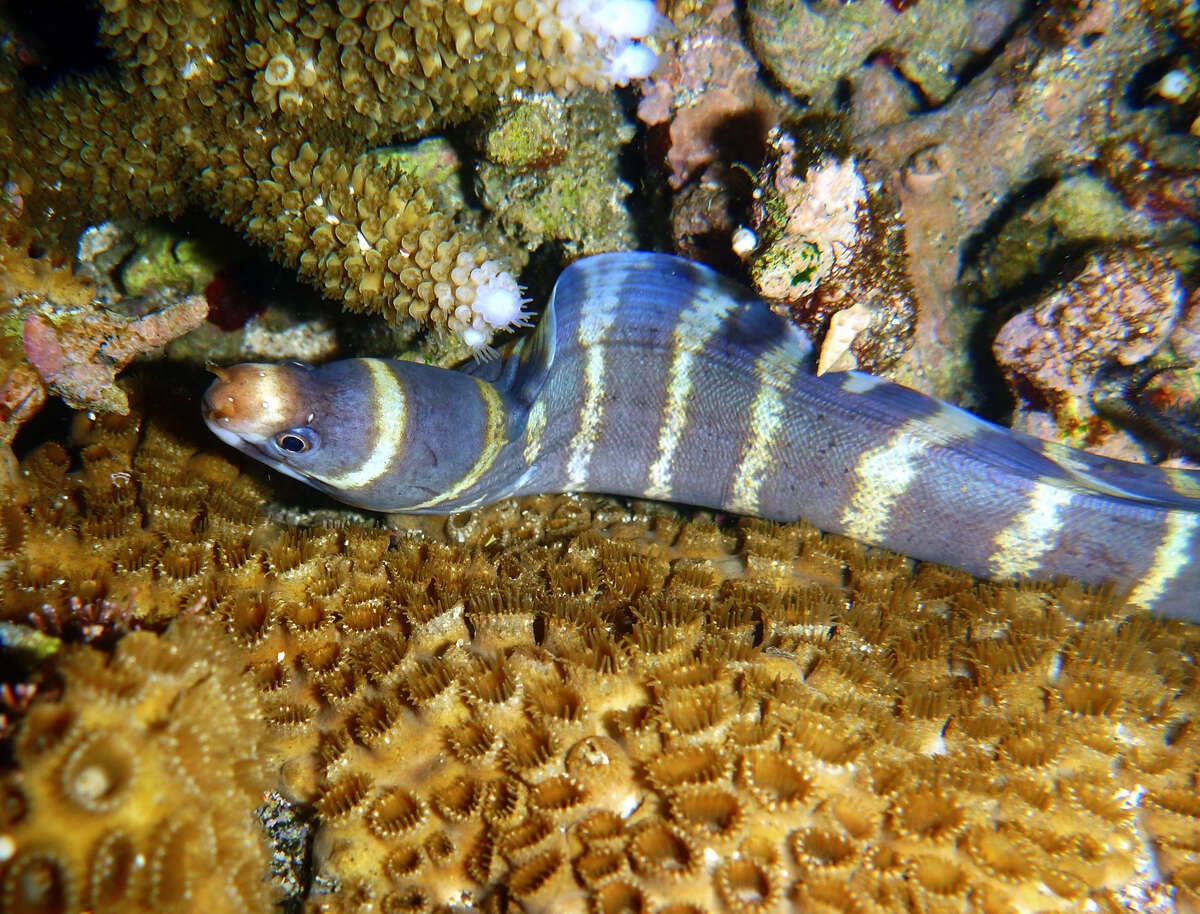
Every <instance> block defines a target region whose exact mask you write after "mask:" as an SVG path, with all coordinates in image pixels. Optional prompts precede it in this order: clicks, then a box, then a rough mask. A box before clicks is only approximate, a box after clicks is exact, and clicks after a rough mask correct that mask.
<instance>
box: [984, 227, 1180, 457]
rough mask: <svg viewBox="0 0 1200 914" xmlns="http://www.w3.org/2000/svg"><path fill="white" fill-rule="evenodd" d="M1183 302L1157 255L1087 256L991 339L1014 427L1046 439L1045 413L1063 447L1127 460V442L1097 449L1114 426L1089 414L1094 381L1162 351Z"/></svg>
mask: <svg viewBox="0 0 1200 914" xmlns="http://www.w3.org/2000/svg"><path fill="white" fill-rule="evenodd" d="M1184 298H1185V292H1184V286H1183V282H1182V279H1181V277H1180V275H1179V272H1178V270H1176V269H1175V268H1174V267H1173V266H1172V264H1171V262H1170V260H1169V259H1168V257H1167V256H1166V255H1165V254H1164V253H1163V252H1162V251H1161V250H1158V249H1155V248H1145V247H1126V246H1121V247H1109V248H1103V249H1100V250H1097V251H1095V252H1093V253H1091V254H1089V255H1088V256H1087V257H1086V259H1085V262H1084V263H1083V265H1082V268H1081V269H1079V270H1078V272H1077V274H1076V275H1075V276H1074V277H1073V278H1071V279H1070V280H1068V281H1066V282H1064V283H1062V284H1061V285H1057V286H1055V287H1054V288H1052V289H1051V290H1050V291H1048V292H1047V293H1046V294H1044V295H1043V296H1041V297H1039V298H1038V300H1037V301H1036V302H1035V303H1034V304H1033V306H1032V307H1029V308H1025V309H1023V310H1022V311H1020V313H1018V314H1017V315H1016V316H1015V317H1013V318H1012V319H1010V320H1009V321H1008V322H1007V323H1006V324H1005V325H1004V326H1003V327H1002V328H1001V330H1000V332H999V333H998V334H997V336H996V340H995V343H994V344H993V346H994V351H995V355H996V361H997V362H998V363H999V364H1000V367H1001V370H1002V371H1004V373H1005V377H1006V380H1007V381H1008V384H1009V386H1010V387H1011V388H1012V389H1013V390H1015V391H1016V392H1017V393H1018V395H1019V396H1020V397H1021V400H1020V403H1019V410H1018V413H1017V416H1016V418H1015V420H1014V422H1013V425H1014V427H1017V428H1022V429H1024V430H1025V431H1031V432H1034V433H1042V434H1045V433H1046V431H1047V429H1046V428H1045V423H1044V421H1043V420H1044V417H1045V415H1046V414H1048V415H1049V417H1050V419H1051V420H1052V422H1053V424H1054V426H1055V427H1056V429H1057V431H1058V435H1057V436H1056V437H1060V438H1061V440H1063V441H1064V442H1065V443H1067V444H1070V445H1072V446H1073V447H1083V446H1090V447H1092V448H1093V449H1096V450H1100V451H1102V452H1107V453H1111V454H1112V455H1113V456H1129V455H1128V452H1127V450H1126V449H1127V448H1128V442H1120V441H1118V442H1116V446H1117V447H1118V448H1121V445H1122V444H1124V446H1125V449H1121V450H1118V451H1114V450H1113V449H1111V448H1103V447H1101V446H1102V445H1105V444H1106V443H1107V439H1108V438H1109V437H1110V436H1111V434H1112V432H1113V428H1112V426H1111V425H1109V424H1107V423H1105V422H1104V421H1103V420H1102V419H1101V418H1100V417H1098V416H1096V415H1095V413H1094V412H1093V410H1092V407H1091V404H1090V392H1091V389H1092V384H1093V379H1094V378H1095V376H1096V374H1097V373H1098V372H1099V371H1100V370H1101V368H1103V367H1104V366H1105V365H1106V364H1107V363H1108V362H1110V361H1116V362H1117V363H1119V364H1123V365H1133V364H1136V363H1139V362H1142V361H1143V360H1145V359H1147V358H1149V357H1150V356H1151V355H1152V354H1153V353H1154V352H1156V351H1157V350H1159V349H1160V348H1161V347H1162V346H1163V344H1164V343H1166V341H1167V340H1168V339H1169V338H1170V336H1171V334H1172V331H1173V330H1174V329H1175V326H1176V322H1177V321H1178V319H1179V317H1180V315H1181V313H1182V311H1183V305H1184ZM1039 414H1042V415H1041V416H1039ZM1046 436H1047V437H1055V436H1053V435H1046ZM1135 459H1136V458H1135Z"/></svg>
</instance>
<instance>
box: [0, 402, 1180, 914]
mask: <svg viewBox="0 0 1200 914" xmlns="http://www.w3.org/2000/svg"><path fill="white" fill-rule="evenodd" d="M82 441H83V444H82V448H81V450H80V452H79V469H77V470H70V471H69V466H70V464H69V462H68V460H67V455H66V453H65V452H63V451H62V449H61V448H55V447H53V446H46V447H44V448H43V449H41V450H40V451H37V452H35V453H34V454H32V455H31V456H30V457H29V458H28V459H27V460H26V463H25V469H26V472H27V473H28V475H29V478H30V480H31V485H33V486H34V487H35V488H36V489H37V491H38V493H39V495H38V497H36V498H35V499H33V500H32V501H31V503H30V505H29V506H28V507H27V508H24V509H21V510H20V511H18V512H16V513H15V514H14V512H11V511H10V512H8V513H6V514H4V515H2V516H3V518H4V522H5V534H4V537H3V539H2V541H3V543H4V544H5V545H4V549H5V553H6V556H5V557H6V558H7V559H8V562H9V564H8V565H7V566H6V570H5V571H4V572H3V577H2V578H0V600H3V603H4V605H5V606H6V607H11V608H12V610H11V611H12V612H14V613H19V614H22V615H23V614H24V613H27V612H33V613H34V614H35V616H36V615H37V613H38V612H39V609H38V607H40V606H41V605H42V604H43V603H47V604H50V605H51V606H53V607H55V608H56V609H57V610H58V611H59V612H61V613H66V612H69V599H70V596H71V595H77V594H79V593H81V592H89V593H93V594H97V595H100V596H103V597H104V598H105V599H109V600H115V601H123V602H124V603H125V604H127V605H128V606H129V607H130V608H131V610H132V611H134V612H136V613H138V614H140V615H142V616H145V617H153V616H155V615H156V614H159V615H166V616H169V615H172V614H174V613H175V612H178V611H179V609H181V608H183V607H187V606H199V607H202V608H201V609H199V610H198V611H199V612H201V613H203V614H205V615H209V616H212V617H215V618H216V619H219V620H221V621H222V622H223V623H224V624H225V626H226V627H227V628H229V629H230V630H231V631H232V632H233V633H235V635H236V636H237V637H238V638H239V640H240V641H241V642H242V644H243V645H244V648H243V650H244V655H243V658H244V662H245V664H246V666H247V668H248V670H249V672H250V674H251V676H252V678H253V681H254V682H255V683H256V685H257V689H258V692H259V697H260V700H261V701H262V702H264V705H265V712H264V713H265V717H266V721H267V723H268V726H269V727H270V729H271V731H272V739H271V740H270V747H269V750H268V752H267V753H266V756H265V758H264V762H263V768H264V770H265V771H266V772H268V773H270V774H271V776H272V777H275V778H277V779H278V784H279V786H280V788H281V789H282V790H283V791H284V792H285V793H286V794H287V795H288V796H289V797H290V798H291V799H292V801H294V802H297V803H300V804H303V805H305V806H309V805H310V804H311V808H312V809H313V811H314V812H313V816H314V825H315V828H316V834H315V840H314V845H313V862H314V865H315V869H316V876H317V878H316V880H315V881H314V884H313V887H312V888H311V894H310V896H309V898H308V904H309V906H310V909H311V910H314V911H322V910H325V911H351V910H380V911H434V910H442V911H445V910H448V909H455V908H459V909H462V908H466V909H481V910H482V909H488V910H491V909H495V908H496V907H499V906H502V905H503V904H505V903H508V904H509V905H510V906H511V905H515V904H519V905H520V906H521V907H522V909H523V910H525V911H527V912H534V911H555V912H570V911H580V912H583V911H588V912H594V911H622V910H655V911H659V910H669V911H674V912H682V911H688V912H692V914H696V912H731V911H738V912H741V911H746V912H767V911H781V910H784V909H786V908H788V907H791V908H792V909H796V910H809V909H813V910H847V911H854V910H861V911H879V910H888V911H928V910H937V911H966V910H972V909H977V908H979V907H983V908H986V909H988V910H1007V909H1013V910H1046V911H1054V910H1059V911H1073V910H1078V909H1079V908H1080V907H1082V906H1089V905H1091V906H1096V907H1099V908H1100V909H1105V910H1118V909H1121V908H1122V906H1126V907H1127V906H1129V905H1131V904H1134V903H1135V902H1136V900H1137V899H1139V898H1140V899H1142V903H1145V902H1146V899H1159V900H1165V899H1166V898H1168V897H1169V895H1170V894H1171V893H1175V895H1176V896H1177V898H1179V899H1188V898H1192V897H1194V895H1195V891H1196V875H1195V874H1196V871H1197V869H1196V860H1195V849H1196V847H1197V846H1200V807H1198V806H1197V804H1196V803H1195V802H1194V800H1192V799H1190V797H1191V796H1192V791H1193V788H1194V784H1193V782H1192V779H1193V777H1194V772H1195V767H1196V759H1197V758H1200V746H1198V745H1197V742H1196V734H1195V732H1194V728H1193V727H1192V726H1191V721H1192V720H1194V719H1195V717H1196V715H1197V713H1200V686H1198V684H1197V680H1196V676H1195V672H1194V670H1192V669H1191V665H1190V664H1189V662H1188V660H1187V659H1186V658H1188V657H1189V656H1191V655H1193V654H1194V652H1195V650H1196V645H1197V640H1196V639H1197V634H1196V629H1195V628H1194V627H1188V626H1186V625H1183V624H1182V623H1178V622H1164V621H1160V620H1151V619H1140V618H1134V619H1126V618H1125V610H1124V609H1123V608H1122V603H1121V601H1120V599H1119V598H1116V597H1114V596H1112V595H1110V594H1091V593H1087V592H1084V591H1082V590H1080V589H1079V588H1078V587H1077V586H1074V585H1071V584H1063V585H1058V586H1055V587H1011V586H1004V587H1001V586H996V585H984V584H980V583H978V582H976V581H973V580H972V579H971V578H969V577H968V576H966V575H964V574H961V573H958V572H952V571H948V570H946V569H941V568H937V567H932V566H930V567H923V568H919V569H916V570H915V571H914V569H913V568H912V567H911V565H910V563H908V562H907V561H904V560H902V559H899V558H897V557H893V556H886V555H883V554H881V553H878V552H874V551H868V550H865V549H864V548H863V547H861V546H859V545H857V544H854V543H851V542H849V541H846V540H842V539H838V538H836V537H825V536H821V535H820V534H818V533H816V532H815V531H814V530H812V529H811V528H807V527H803V526H778V525H773V524H769V523H765V522H762V521H752V520H747V521H740V522H739V523H738V525H737V526H734V527H729V528H720V527H717V526H716V525H714V524H712V523H709V522H706V521H700V520H698V521H686V520H683V519H681V518H679V517H678V516H676V515H674V514H669V513H658V514H646V513H644V512H642V511H639V510H630V509H626V508H624V507H621V506H619V505H617V504H615V503H614V502H612V501H608V500H605V499H600V498H591V497H578V498H576V497H540V498H533V499H529V500H526V501H523V502H520V503H512V502H510V503H503V504H499V505H495V506H491V507H489V508H486V509H482V510H480V511H478V512H475V513H473V514H471V515H460V516H457V517H454V518H448V519H438V518H409V519H404V520H402V521H400V522H399V523H400V525H401V527H402V528H407V530H404V529H400V530H397V531H394V532H393V533H391V534H389V533H388V532H387V531H383V530H378V529H375V528H371V527H365V526H359V525H353V524H347V525H343V526H336V527H328V528H323V527H315V528H312V529H307V530H298V529H290V528H281V527H279V526H277V525H275V524H272V523H268V522H266V521H264V520H262V518H261V516H260V515H259V514H258V512H257V502H258V500H260V499H262V498H265V496H266V494H267V493H266V491H265V489H263V488H262V487H261V485H260V484H257V483H253V482H250V481H249V480H247V479H246V478H245V477H242V476H239V475H237V473H236V471H234V470H233V468H232V467H231V466H230V465H229V464H228V463H226V462H225V460H224V459H223V458H220V457H215V456H210V455H206V454H203V453H196V452H195V451H194V450H193V446H192V445H189V444H186V443H185V441H184V440H183V439H181V438H180V437H179V436H177V435H173V434H171V433H169V432H167V431H166V429H165V428H164V427H163V425H162V424H161V423H159V422H153V421H147V422H145V423H143V424H137V423H136V422H135V420H132V419H126V420H119V419H115V418H109V419H104V420H102V421H101V423H100V424H99V425H97V426H96V427H95V428H93V429H92V430H91V431H90V432H89V433H87V434H85V435H83V438H82ZM121 473H127V474H128V475H129V479H128V481H127V483H122V485H126V484H127V485H128V486H130V490H129V491H130V492H132V493H135V494H133V495H132V496H131V497H129V498H128V499H127V500H126V501H125V502H121V501H120V498H121V497H124V496H120V497H118V496H114V495H113V494H112V490H113V482H112V479H113V476H114V474H117V475H118V476H119V474H121ZM64 493H66V494H67V495H68V498H66V499H64V498H63V497H62V495H63V494H64ZM114 498H116V499H117V500H116V501H113V500H112V499H114ZM121 504H124V505H125V507H124V508H121V509H120V510H118V509H117V507H116V506H119V505H121ZM658 510H661V509H658ZM122 512H124V514H122ZM121 517H125V518H126V519H125V520H121ZM63 555H68V556H72V557H73V558H72V559H70V560H69V561H67V562H62V561H61V559H60V564H59V565H58V566H53V567H51V566H50V565H49V557H50V556H63ZM123 563H126V564H123ZM127 569H130V570H127ZM130 577H136V580H138V581H139V582H140V583H139V584H138V586H137V587H136V588H133V587H127V585H126V583H125V582H126V580H127V579H128V578H130ZM139 637H149V636H139ZM127 640H128V639H127ZM239 668H240V667H239ZM89 669H91V668H89ZM95 676H96V674H95V673H89V672H88V671H87V670H84V671H81V672H79V673H73V674H72V676H71V677H69V678H68V683H69V686H68V688H70V687H71V686H70V683H72V682H75V681H79V682H80V683H81V685H82V683H83V682H86V681H89V677H91V678H95ZM245 701H246V702H247V704H249V705H252V704H253V700H252V699H251V698H249V697H246V699H245ZM30 719H32V718H30ZM30 726H32V725H30ZM88 751H93V750H91V749H84V750H80V752H81V753H86V752H88ZM95 752H96V753H97V754H96V756H95V757H96V758H98V759H108V758H110V757H112V758H114V759H116V758H118V755H117V753H118V750H117V749H113V750H111V751H110V750H109V749H105V751H104V753H101V752H100V751H99V748H97V749H96V750H95ZM64 759H65V754H64ZM112 765H113V770H114V771H119V770H120V769H119V766H117V765H116V763H115V762H113V763H112ZM85 767H86V766H85ZM18 776H19V777H23V776H25V773H24V772H21V773H20V774H19V775H18ZM119 782H120V778H119V777H113V778H107V779H102V780H97V779H93V778H82V779H81V780H79V781H78V784H77V788H76V789H77V791H82V792H83V794H84V795H85V796H91V797H94V798H96V797H98V799H93V800H92V802H93V803H96V802H99V803H101V804H102V803H103V802H104V795H105V791H104V789H102V788H103V787H104V785H105V784H108V783H119ZM118 808H119V807H118ZM97 809H98V810H99V811H98V812H97V813H95V815H96V816H98V817H99V821H101V822H107V821H109V818H110V817H111V816H112V815H113V813H110V812H104V811H103V810H100V809H99V807H97ZM39 859H41V858H39ZM31 865H33V864H31ZM38 865H41V864H38Z"/></svg>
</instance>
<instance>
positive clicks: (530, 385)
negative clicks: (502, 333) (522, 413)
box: [497, 295, 558, 409]
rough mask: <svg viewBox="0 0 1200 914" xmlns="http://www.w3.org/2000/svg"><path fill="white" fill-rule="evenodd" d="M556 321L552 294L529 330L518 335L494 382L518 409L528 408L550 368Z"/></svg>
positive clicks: (548, 374)
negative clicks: (518, 337) (531, 330)
mask: <svg viewBox="0 0 1200 914" xmlns="http://www.w3.org/2000/svg"><path fill="white" fill-rule="evenodd" d="M557 327H558V321H557V320H556V318H555V307H554V296H553V295H551V296H550V301H549V303H548V304H547V305H546V308H545V310H544V311H543V312H542V316H541V318H540V319H539V320H538V324H537V327H536V328H534V331H533V333H531V334H529V335H528V336H526V337H525V338H524V339H522V340H521V341H520V342H519V343H517V346H516V348H515V349H513V352H512V355H510V356H509V358H508V361H507V362H506V363H505V365H504V373H503V375H501V377H500V380H499V382H498V383H497V386H498V387H499V388H500V389H501V390H502V391H504V392H505V393H506V394H507V395H508V396H509V397H510V398H511V399H512V401H513V402H514V403H515V404H516V405H517V406H519V407H520V408H522V409H528V408H529V406H530V405H531V404H532V403H533V401H534V400H535V399H537V395H538V394H539V393H540V392H541V390H542V387H543V386H544V385H545V383H546V378H548V377H549V376H550V369H551V367H552V366H553V365H554V351H555V345H556V342H555V341H556V333H557Z"/></svg>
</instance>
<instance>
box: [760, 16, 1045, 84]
mask: <svg viewBox="0 0 1200 914" xmlns="http://www.w3.org/2000/svg"><path fill="white" fill-rule="evenodd" d="M1020 11H1021V4H1020V3H1018V2H1015V0H986V2H984V3H978V4H972V3H968V2H963V0H955V2H950V3H929V2H921V0H867V2H860V3H853V4H842V3H834V2H817V3H812V2H796V0H751V2H750V3H749V4H748V5H747V25H748V32H749V38H750V41H751V43H752V45H753V47H754V50H755V52H756V53H757V54H758V57H759V59H760V60H761V61H762V62H763V64H764V66H766V67H767V68H769V69H770V70H771V72H772V73H773V74H774V75H775V77H776V78H777V79H779V81H780V82H782V83H783V84H784V85H785V86H787V87H788V88H789V89H790V90H791V91H792V92H793V93H795V94H796V95H798V96H800V97H802V98H805V99H809V100H811V101H813V102H814V103H816V104H818V105H822V106H824V105H827V104H828V103H829V102H830V101H831V100H832V98H833V95H834V93H835V92H836V91H837V84H838V81H839V80H842V79H845V78H847V77H850V76H852V75H854V74H856V71H857V70H858V69H859V67H861V65H862V63H863V61H864V60H866V59H868V58H869V57H871V56H872V55H886V56H887V57H889V58H890V59H891V60H893V61H894V62H895V66H896V67H897V68H898V69H899V71H900V72H901V73H902V74H903V75H904V77H905V78H906V79H908V80H909V81H911V82H912V83H914V84H915V85H916V86H918V87H919V88H920V90H921V92H922V93H923V94H924V96H925V97H926V98H927V99H928V100H929V101H930V102H933V103H935V104H936V103H940V102H943V101H945V99H946V97H947V96H949V95H950V93H951V92H952V91H953V90H954V89H955V75H956V74H957V73H959V72H961V71H962V70H963V68H964V67H965V65H966V64H967V63H968V62H970V60H971V59H972V58H973V57H974V56H975V55H977V54H980V53H982V52H984V51H987V50H988V49H990V48H991V47H992V45H993V44H994V43H995V42H996V40H997V39H998V38H999V37H1000V36H1001V35H1002V34H1003V32H1004V31H1005V29H1006V28H1007V27H1008V25H1009V24H1010V23H1012V22H1013V21H1014V20H1015V19H1016V17H1017V14H1018V13H1019V12H1020Z"/></svg>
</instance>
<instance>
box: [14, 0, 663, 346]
mask: <svg viewBox="0 0 1200 914" xmlns="http://www.w3.org/2000/svg"><path fill="white" fill-rule="evenodd" d="M100 5H101V18H100V31H101V36H102V39H103V41H104V42H105V44H107V46H108V47H109V48H110V49H111V51H112V54H113V57H114V60H115V62H116V63H117V64H118V65H119V68H120V69H119V72H118V74H117V75H115V76H113V75H109V74H107V73H103V74H95V75H89V76H86V77H72V78H64V79H63V80H60V81H59V82H58V83H56V84H54V85H53V86H52V87H51V88H50V89H49V90H48V91H45V92H40V93H34V92H27V93H25V94H23V95H21V97H19V98H15V99H14V98H11V97H10V98H9V99H6V100H5V104H4V105H0V117H2V118H3V122H4V125H5V128H6V129H4V130H3V131H0V157H2V158H3V161H4V176H5V179H6V180H7V181H8V182H11V183H12V184H14V185H15V186H16V187H17V188H19V191H20V194H21V197H22V199H23V201H24V203H25V206H26V209H27V211H28V212H29V213H30V215H31V216H32V219H33V221H34V223H35V225H36V227H37V228H39V229H40V230H42V231H43V232H45V231H47V230H48V229H50V230H53V228H54V226H55V223H58V230H59V232H60V233H61V234H62V235H64V236H65V237H67V238H68V239H69V240H71V241H73V239H74V235H75V234H77V233H78V230H79V229H80V228H81V227H82V224H84V223H85V222H86V220H89V219H91V220H99V219H105V218H112V217H113V216H114V215H118V214H121V213H133V214H137V215H149V214H164V215H168V216H174V215H178V214H180V213H181V212H182V211H183V210H184V209H185V208H186V207H188V206H190V205H197V204H199V205H200V206H202V207H204V208H205V209H207V210H208V211H209V212H210V213H212V214H213V215H214V216H216V217H217V218H219V219H221V220H223V221H225V222H226V223H228V224H230V225H231V226H233V227H235V228H236V229H237V230H238V231H240V232H242V233H243V234H244V235H245V236H246V237H247V238H249V239H250V240H252V241H254V242H256V243H259V244H262V245H265V246H266V247H267V248H268V249H269V250H270V251H272V252H273V254H274V256H276V257H277V258H278V259H280V260H282V261H283V262H285V263H286V264H288V265H289V266H292V267H296V268H298V269H299V271H300V273H301V274H302V275H303V276H305V277H306V278H308V279H309V280H310V281H312V282H313V283H314V284H315V285H317V286H318V287H319V288H321V289H322V290H324V291H325V292H326V293H327V294H328V295H329V296H330V297H331V298H333V299H335V300H340V301H342V302H344V303H345V304H346V306H347V307H349V308H352V309H356V310H369V311H375V312H381V313H384V314H385V315H388V316H390V317H392V318H397V319H398V318H399V317H405V316H412V317H414V318H416V319H418V320H420V321H426V322H428V323H430V324H432V325H435V326H439V327H444V328H449V330H451V331H453V332H454V333H456V334H458V335H459V336H461V337H462V338H463V339H464V341H465V342H467V343H468V345H471V346H472V347H473V348H476V349H479V348H482V347H484V346H486V345H487V343H488V341H489V340H490V339H491V336H492V334H493V333H494V332H495V331H496V330H497V329H499V328H502V327H506V326H509V325H511V324H512V323H514V322H517V321H519V320H520V316H521V298H520V294H519V292H518V289H517V286H516V282H515V279H514V269H515V268H518V267H520V266H521V265H522V257H523V256H524V255H523V253H521V252H519V251H518V249H517V248H515V247H514V246H512V245H509V244H507V243H506V242H504V241H503V240H502V239H498V238H497V237H495V235H494V233H493V234H492V235H491V236H489V235H488V234H487V233H486V232H484V231H483V230H481V228H480V226H479V224H478V219H477V218H476V216H475V215H471V214H466V215H463V216H461V217H460V218H458V219H452V218H451V217H450V216H448V215H446V214H445V213H443V212H442V211H441V210H440V209H439V206H438V199H437V193H436V191H435V190H431V189H428V188H426V187H425V186H423V185H421V184H419V183H418V182H417V181H416V180H414V178H413V177H412V176H411V175H408V174H405V173H402V172H399V171H397V170H396V169H395V168H394V167H393V166H392V165H390V164H389V162H388V160H387V159H381V158H379V157H373V156H371V155H370V148H371V147H372V146H378V145H380V144H382V143H385V142H388V141H391V140H393V139H396V138H412V137H415V136H418V135H421V134H424V133H427V132H429V131H430V130H433V129H435V128H440V127H444V126H446V125H448V124H453V123H457V122H460V121H462V120H463V119H465V118H466V117H469V116H471V115H472V114H474V113H477V112H479V111H480V110H481V109H482V108H484V107H485V106H488V105H493V104H495V103H496V101H497V100H498V99H502V98H505V97H507V96H509V95H511V94H513V93H515V92H517V91H518V90H542V91H549V90H554V91H567V90H570V89H572V88H574V87H576V86H586V87H597V88H611V87H612V86H613V85H614V84H618V83H624V82H627V81H628V80H629V79H632V78H636V77H640V76H644V75H645V74H646V72H648V71H649V69H650V68H651V67H652V66H653V63H654V55H653V53H652V52H651V51H650V50H649V49H648V48H646V47H645V46H643V45H642V44H640V43H638V41H637V40H636V39H638V38H641V37H644V36H646V35H648V34H649V33H650V32H651V31H652V30H653V29H654V28H655V26H656V23H657V20H656V17H655V14H654V8H653V5H652V4H651V3H648V2H644V0H610V2H607V3H599V4H595V3H585V2H580V0H495V2H484V0H458V2H453V3H443V2H440V0H436V2H435V0H420V2H407V3H401V2H393V0H372V2H367V0H339V2H336V3H335V2H319V3H304V4H301V3H298V2H295V0H290V2H284V3H278V2H274V0H271V2H261V3H256V4H237V3H233V2H231V0H201V2H190V0H189V2H183V0H105V2H103V3H101V4H100ZM14 94H15V93H13V92H10V93H9V95H10V96H12V95H14Z"/></svg>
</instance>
